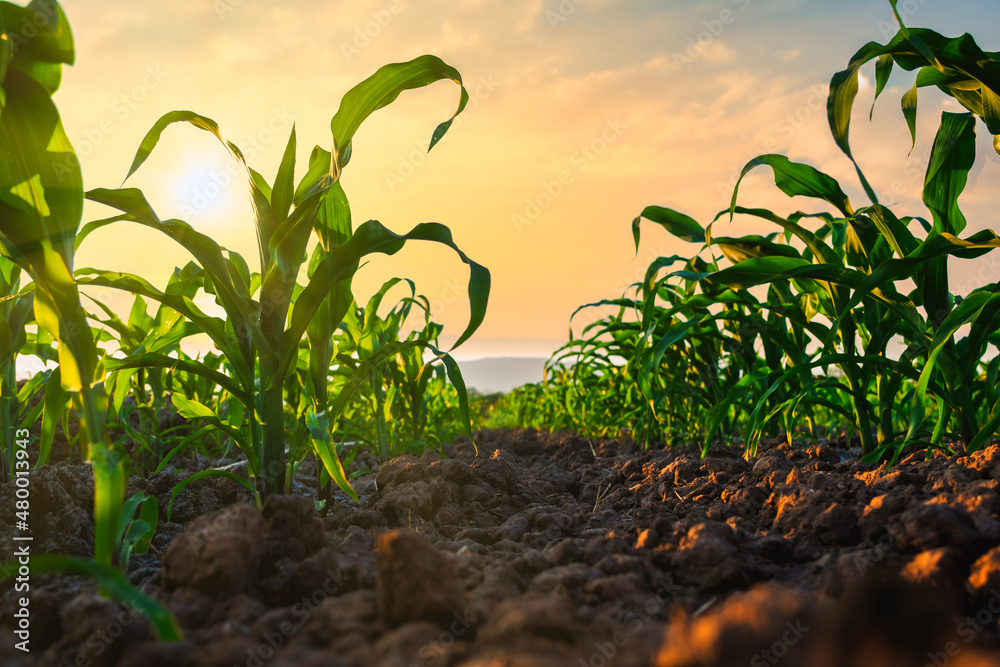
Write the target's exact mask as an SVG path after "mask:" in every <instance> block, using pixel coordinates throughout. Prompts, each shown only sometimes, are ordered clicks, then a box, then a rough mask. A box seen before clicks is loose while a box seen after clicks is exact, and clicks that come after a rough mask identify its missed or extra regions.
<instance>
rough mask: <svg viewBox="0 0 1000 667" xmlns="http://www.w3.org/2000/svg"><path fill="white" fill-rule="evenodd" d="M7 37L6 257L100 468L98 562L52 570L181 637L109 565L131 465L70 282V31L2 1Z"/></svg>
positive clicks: (36, 7) (46, 9) (1, 65)
mask: <svg viewBox="0 0 1000 667" xmlns="http://www.w3.org/2000/svg"><path fill="white" fill-rule="evenodd" d="M25 25H30V26H34V27H36V28H37V30H36V31H35V32H34V35H33V36H32V37H30V38H29V37H27V36H25V35H21V34H18V33H17V32H15V31H14V30H13V29H12V30H10V31H9V32H8V28H16V27H18V26H25ZM0 35H3V39H0V255H2V256H3V257H5V258H7V259H9V260H10V261H12V262H14V263H15V264H17V265H18V266H19V267H20V268H21V269H22V270H24V271H25V272H26V273H27V274H28V275H29V276H30V277H31V279H32V281H33V283H34V300H33V301H34V302H33V306H34V317H35V321H36V322H37V324H38V326H39V327H41V328H42V329H44V330H45V331H46V332H48V334H49V335H51V337H52V338H53V339H54V340H56V341H58V343H59V346H58V358H59V371H60V372H59V381H60V383H61V385H62V388H63V389H64V390H65V391H66V392H69V393H71V394H73V395H74V397H75V398H76V399H77V400H78V402H79V412H80V415H81V425H82V428H83V430H84V433H85V438H86V443H87V448H88V449H87V458H88V460H89V461H90V463H91V465H92V467H93V470H94V520H95V538H94V555H95V558H96V562H95V563H86V562H83V561H78V560H73V559H59V558H55V559H53V560H51V562H50V563H48V567H49V568H51V569H55V570H60V571H66V570H74V571H81V572H85V573H87V574H90V575H91V576H95V577H96V578H97V579H98V580H99V581H101V583H102V587H103V589H104V590H105V591H106V592H109V593H111V594H113V595H115V596H116V597H119V598H120V599H125V600H128V601H131V603H133V604H136V605H137V606H139V607H140V608H143V609H145V610H147V611H148V612H149V613H150V617H151V619H152V620H153V625H154V628H155V629H156V631H157V632H158V633H159V634H160V636H161V637H163V638H165V639H177V638H179V636H180V632H179V630H178V628H177V625H176V623H175V622H173V619H172V618H170V616H169V614H168V613H166V612H165V611H164V610H163V609H162V608H161V607H159V606H158V605H157V604H156V603H155V602H153V601H151V600H149V599H148V598H145V597H144V596H143V595H141V594H140V593H138V591H135V590H134V589H131V587H130V586H129V585H128V583H127V580H125V579H124V578H123V577H121V575H120V574H114V573H113V572H114V571H113V569H112V567H111V563H112V560H113V558H114V555H115V547H116V544H117V530H118V526H119V524H120V521H121V517H122V503H123V499H124V492H125V481H126V472H125V466H126V463H125V459H124V457H123V456H122V455H121V452H120V451H116V448H114V447H113V446H112V444H111V443H110V441H109V439H108V435H107V430H106V428H105V424H104V400H103V393H102V391H101V389H100V388H98V387H96V386H95V382H96V381H97V380H98V355H97V348H96V344H95V342H94V337H93V334H92V331H91V328H90V325H89V324H88V322H87V318H86V314H85V312H84V310H83V308H82V306H81V304H80V294H79V291H78V289H77V285H76V283H75V282H74V280H73V256H74V252H75V247H74V239H75V236H76V232H77V229H78V228H79V225H80V220H81V217H82V212H83V178H82V174H81V171H80V163H79V160H78V159H77V157H76V153H75V152H74V151H73V147H72V145H71V144H70V141H69V139H68V137H67V136H66V133H65V131H64V130H63V127H62V121H61V119H60V117H59V112H58V110H57V109H56V107H55V104H53V102H52V99H51V97H52V94H53V93H55V91H56V90H57V89H58V87H59V83H60V81H61V78H62V65H63V64H71V63H72V62H73V59H74V49H73V37H72V33H71V31H70V27H69V23H68V22H67V20H66V16H65V14H64V13H63V11H62V8H61V7H60V6H59V4H58V3H57V2H55V0H33V1H32V2H31V3H30V4H29V5H28V6H27V7H21V6H18V5H15V4H12V3H9V2H0ZM8 275H12V274H8ZM21 463H22V461H20V460H19V461H18V462H17V465H16V468H17V472H21V471H22V470H23V468H22V466H21V465H20V464H21ZM24 463H27V461H24ZM32 567H33V569H34V570H35V571H39V570H40V569H45V567H46V564H45V563H44V562H43V563H39V562H38V559H36V558H33V559H32ZM4 574H9V571H7V572H4Z"/></svg>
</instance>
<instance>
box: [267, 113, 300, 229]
mask: <svg viewBox="0 0 1000 667" xmlns="http://www.w3.org/2000/svg"><path fill="white" fill-rule="evenodd" d="M294 194H295V125H294V124H293V125H292V132H291V134H289V135H288V144H287V145H286V146H285V153H284V154H283V155H282V156H281V164H280V165H278V173H277V175H276V176H275V177H274V188H273V189H272V191H271V196H270V201H271V209H272V210H273V211H274V215H275V216H277V219H278V220H284V219H285V218H287V217H288V210H289V208H290V207H291V205H292V197H293V196H294Z"/></svg>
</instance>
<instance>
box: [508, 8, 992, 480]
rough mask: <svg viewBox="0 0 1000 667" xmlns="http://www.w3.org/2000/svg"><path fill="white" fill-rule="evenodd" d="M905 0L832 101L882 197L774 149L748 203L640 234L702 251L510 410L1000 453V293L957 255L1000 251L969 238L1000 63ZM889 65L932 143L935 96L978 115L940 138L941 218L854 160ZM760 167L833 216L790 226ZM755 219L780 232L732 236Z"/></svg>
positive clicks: (930, 198) (911, 123)
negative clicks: (969, 275)
mask: <svg viewBox="0 0 1000 667" xmlns="http://www.w3.org/2000/svg"><path fill="white" fill-rule="evenodd" d="M890 4H891V5H892V9H893V12H894V14H895V16H896V18H897V21H898V22H899V28H900V29H899V32H898V33H897V34H896V35H895V37H894V38H893V39H891V40H890V41H889V42H888V43H887V44H879V43H875V42H872V43H869V44H867V45H865V46H864V47H863V48H861V49H860V50H859V51H858V52H857V53H856V54H855V55H854V56H853V57H852V58H851V60H850V63H849V65H848V67H847V69H845V70H843V71H841V72H838V73H837V74H835V75H834V76H833V78H832V80H831V82H830V93H829V98H828V117H829V124H830V128H831V131H832V134H833V138H834V140H835V141H836V143H837V145H838V146H839V147H840V149H841V150H842V151H843V152H844V154H845V155H846V156H847V157H848V158H849V159H850V160H851V161H852V162H853V164H854V166H855V169H856V173H857V176H858V180H859V182H860V185H861V187H862V189H863V191H864V193H865V195H866V197H867V199H868V203H866V204H865V205H864V206H856V205H854V204H853V203H852V202H851V200H850V198H849V197H848V195H847V194H846V193H845V191H844V189H843V188H842V187H841V185H840V184H839V183H838V182H837V181H836V180H835V179H834V178H832V177H831V176H829V175H827V174H825V173H823V172H821V171H819V170H817V169H815V168H814V167H811V166H809V165H807V164H801V163H796V162H792V161H791V160H789V159H788V158H786V157H784V156H781V155H775V154H771V155H762V156H759V157H757V158H755V159H753V160H751V161H750V162H748V163H747V164H746V166H745V167H744V168H743V170H742V173H741V174H740V177H739V179H738V181H737V184H736V187H735V189H734V191H733V196H732V202H731V204H730V206H729V208H728V209H726V210H724V211H721V212H720V213H719V214H718V215H717V216H716V217H715V218H714V219H713V220H712V221H711V222H709V223H708V224H701V223H699V222H698V221H696V220H694V219H692V218H691V217H690V216H687V215H685V214H684V213H681V212H679V211H675V210H672V209H668V208H663V207H658V206H651V207H647V208H646V209H645V210H644V211H643V212H642V213H641V215H640V216H638V217H637V218H636V219H635V220H634V222H633V234H634V238H635V242H636V248H637V249H638V244H639V239H640V226H641V224H642V223H643V221H646V222H652V223H655V224H657V225H659V226H661V227H662V228H664V229H665V230H667V231H668V232H669V233H671V234H672V235H674V236H676V237H677V238H680V239H682V240H685V241H689V242H695V243H698V244H701V247H700V250H699V251H698V252H697V253H696V254H695V255H694V256H692V257H687V258H685V257H678V256H673V257H662V258H658V259H656V260H655V261H654V262H652V263H651V265H650V266H649V268H648V271H647V273H646V276H645V279H644V281H643V282H642V283H640V284H637V285H635V286H633V287H632V288H631V289H630V290H629V291H628V292H627V293H626V294H625V295H623V296H622V297H621V298H619V299H612V300H607V301H602V302H600V303H597V304H590V305H589V306H585V307H584V308H591V307H605V308H607V307H612V308H614V309H617V312H616V314H614V315H611V316H606V317H603V318H602V319H600V320H599V321H598V322H595V323H594V324H591V325H588V326H587V327H586V328H585V329H584V330H583V332H582V334H581V337H580V338H579V339H577V340H571V341H570V342H569V343H568V344H567V345H566V346H565V347H563V348H562V349H561V350H559V351H558V352H557V353H556V355H555V356H554V357H553V358H552V359H551V360H550V363H549V368H548V374H547V378H546V380H545V381H544V382H543V383H542V384H541V385H539V386H537V387H528V388H523V389H521V390H520V391H519V392H517V393H516V394H515V395H512V396H511V397H508V399H507V405H506V406H505V410H506V413H507V415H508V418H509V417H510V415H511V414H512V413H513V414H520V416H521V417H522V420H521V422H520V423H522V424H525V425H539V424H538V422H539V421H541V422H544V421H545V420H546V419H549V418H550V417H549V416H548V415H546V414H545V410H546V409H548V408H551V407H552V406H556V409H557V410H560V411H562V413H563V414H564V415H566V416H567V417H568V418H569V419H570V421H571V422H572V425H573V427H575V428H577V429H582V430H585V431H593V432H595V433H602V432H603V433H608V432H619V431H621V430H626V431H627V432H630V433H632V434H633V435H635V436H636V437H641V439H642V440H643V441H644V442H645V443H646V444H647V445H648V444H650V443H652V442H657V443H665V444H668V443H671V442H676V441H687V442H691V441H692V440H694V439H698V440H702V441H703V442H704V443H705V445H706V446H707V445H708V443H710V442H712V441H713V439H714V438H716V437H718V436H719V435H725V436H727V437H729V436H732V435H734V434H735V433H740V434H742V437H743V440H744V442H745V443H746V445H747V447H748V449H747V451H748V453H752V452H753V450H754V448H755V446H756V443H757V441H758V440H759V439H760V437H761V436H762V435H764V434H773V433H776V432H778V431H781V430H784V431H785V432H786V433H788V434H789V437H791V434H792V433H793V432H794V431H797V430H801V431H805V432H807V433H811V434H812V435H814V436H815V435H816V434H817V429H818V427H819V426H820V425H826V426H829V425H832V424H842V425H845V426H846V427H847V428H848V429H850V430H851V431H852V432H854V433H856V434H857V436H858V437H859V440H860V445H861V448H862V451H863V454H864V456H865V457H866V459H867V460H870V461H875V460H880V459H882V458H889V459H890V460H892V461H895V460H896V459H898V457H899V456H900V455H901V453H902V452H903V451H904V450H905V449H907V448H910V449H925V450H926V451H927V452H930V451H932V450H934V449H949V450H950V449H953V448H954V445H953V443H958V445H959V446H961V447H962V448H964V450H965V451H974V450H976V449H979V448H980V447H982V446H983V445H984V444H985V443H987V442H988V441H989V439H990V438H991V437H992V436H993V435H994V434H995V433H996V432H997V430H998V427H1000V400H998V399H1000V397H998V393H997V377H998V360H1000V357H998V356H997V352H998V348H1000V331H998V330H1000V307H998V306H1000V286H998V284H997V283H995V282H994V283H992V284H989V285H986V286H984V287H981V288H978V289H975V290H972V291H971V292H970V293H969V294H966V295H959V294H954V293H952V292H951V291H950V289H949V274H948V261H949V259H950V258H957V259H972V258H977V257H981V256H982V255H984V254H986V253H987V252H989V251H991V250H992V249H994V248H996V247H998V246H1000V238H998V237H997V235H996V234H995V233H994V232H993V231H990V230H985V231H980V232H976V233H973V234H971V235H969V236H967V237H964V238H963V237H962V236H961V234H962V232H963V230H964V229H965V227H966V218H965V216H964V215H963V213H962V211H961V208H960V206H959V196H960V195H961V193H962V191H963V189H964V187H965V185H966V181H967V178H968V174H969V171H970V169H971V168H972V167H973V165H974V162H975V157H976V140H975V131H976V125H977V119H978V120H981V121H983V124H984V125H985V127H986V130H987V131H988V132H989V133H990V134H991V135H993V137H994V147H995V148H996V150H997V151H998V152H1000V140H998V139H997V137H998V136H1000V97H998V95H1000V54H997V53H992V52H985V51H983V50H982V49H981V48H980V47H979V46H978V45H977V44H976V42H975V40H974V39H973V38H972V37H971V36H970V35H968V34H966V35H963V36H961V37H958V38H948V37H944V36H942V35H940V34H938V33H936V32H934V31H932V30H927V29H920V28H913V29H909V28H907V27H906V26H905V25H904V24H903V22H902V20H901V19H900V17H899V15H898V13H896V6H895V5H896V3H895V1H894V0H890ZM873 60H874V61H875V82H876V85H875V98H876V100H877V99H878V97H879V96H880V95H881V93H882V92H883V91H884V89H885V87H886V85H887V83H888V80H889V77H890V75H891V73H892V72H893V69H894V68H896V67H898V68H901V69H902V70H905V71H915V72H916V77H915V81H914V83H913V85H912V87H911V88H910V89H909V90H908V91H907V92H906V93H905V94H904V96H903V98H902V102H901V106H902V111H903V116H904V120H905V122H906V124H907V127H908V128H909V130H910V133H911V137H912V139H913V141H914V142H915V140H916V116H917V94H918V91H919V90H920V89H921V88H926V87H936V88H938V89H939V90H940V91H942V92H944V93H945V94H946V95H949V96H950V97H952V98H953V99H955V100H957V102H958V103H959V104H961V105H962V106H963V107H964V108H965V109H966V111H965V112H963V113H948V112H946V113H943V114H942V117H941V120H940V125H939V128H938V131H937V134H936V136H935V138H934V142H933V146H932V149H931V153H930V158H929V164H928V167H927V171H926V174H925V178H924V186H923V201H924V203H925V204H926V206H927V208H928V209H929V211H930V219H925V218H922V217H915V216H904V215H900V214H898V213H897V212H895V211H893V210H892V209H891V207H889V206H886V205H884V204H882V203H881V202H880V201H879V199H878V197H877V196H876V193H875V190H874V189H873V188H872V186H871V184H870V183H869V181H868V179H867V178H866V177H865V175H864V173H863V172H862V170H861V167H860V166H859V165H858V164H857V161H856V160H855V158H854V156H853V152H852V150H851V145H850V142H849V128H850V120H851V111H852V109H853V105H854V101H855V98H856V95H857V92H858V76H859V70H860V68H861V67H862V66H863V65H865V64H866V63H869V62H871V61H873ZM873 109H874V105H873ZM758 167H766V168H769V169H770V170H771V171H772V172H773V175H774V180H775V185H776V186H777V187H778V189H779V190H781V191H782V192H783V193H784V194H785V195H787V196H789V197H805V198H810V199H812V200H818V201H819V202H821V203H823V204H824V205H825V206H826V209H825V210H819V211H813V212H803V211H796V212H793V213H791V214H787V215H781V214H779V213H776V212H773V211H771V210H768V209H764V208H755V207H751V206H745V205H741V203H740V202H741V199H742V198H741V197H740V185H741V183H742V181H743V179H744V177H745V176H746V175H747V174H749V173H750V172H751V171H753V170H754V169H757V168H758ZM736 215H741V216H746V217H749V218H754V219H757V220H763V221H766V222H767V223H769V224H771V225H773V226H774V230H775V231H774V232H773V233H770V234H767V235H764V236H762V235H746V236H741V237H738V238H729V237H724V236H718V235H716V234H715V233H714V230H713V227H714V225H715V223H716V222H718V221H719V220H720V219H730V220H731V219H733V217H734V216H736ZM678 267H679V268H678ZM908 285H913V286H915V287H914V288H913V289H910V290H909V291H906V290H907V286H908ZM897 347H898V349H900V350H902V352H901V353H894V351H893V350H894V349H896V348H897ZM539 394H541V395H543V396H545V398H544V399H540V398H539V396H538V395H539ZM539 417H541V420H539ZM550 423H553V422H550Z"/></svg>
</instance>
